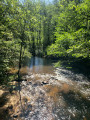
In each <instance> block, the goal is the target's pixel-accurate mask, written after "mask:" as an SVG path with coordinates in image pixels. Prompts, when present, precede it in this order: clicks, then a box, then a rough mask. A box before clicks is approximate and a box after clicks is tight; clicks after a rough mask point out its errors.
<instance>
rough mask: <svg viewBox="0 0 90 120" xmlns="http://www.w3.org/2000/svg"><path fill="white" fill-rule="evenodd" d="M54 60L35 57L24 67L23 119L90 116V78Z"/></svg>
mask: <svg viewBox="0 0 90 120" xmlns="http://www.w3.org/2000/svg"><path fill="white" fill-rule="evenodd" d="M52 63H53V61H52V60H49V59H44V58H40V57H32V58H31V60H30V64H28V66H24V67H23V68H22V70H21V71H22V72H23V71H24V72H26V74H25V76H24V78H25V79H26V80H27V81H22V83H21V97H22V98H23V97H26V98H28V99H30V101H28V100H27V99H26V100H25V103H24V104H23V108H21V111H22V109H23V111H22V113H21V115H20V116H19V119H20V120H21V119H22V120H90V82H89V81H88V80H87V78H86V77H85V76H84V75H83V74H79V73H73V72H72V71H69V70H66V69H64V68H54V67H53V66H52Z"/></svg>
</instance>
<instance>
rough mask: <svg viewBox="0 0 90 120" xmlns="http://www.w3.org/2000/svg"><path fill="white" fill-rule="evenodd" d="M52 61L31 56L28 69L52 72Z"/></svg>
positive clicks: (36, 71) (38, 71)
mask: <svg viewBox="0 0 90 120" xmlns="http://www.w3.org/2000/svg"><path fill="white" fill-rule="evenodd" d="M53 69H54V68H53V66H52V61H51V60H47V59H45V58H40V57H32V58H31V61H30V71H31V72H33V73H53Z"/></svg>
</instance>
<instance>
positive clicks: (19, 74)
mask: <svg viewBox="0 0 90 120" xmlns="http://www.w3.org/2000/svg"><path fill="white" fill-rule="evenodd" d="M22 45H23V44H22V42H21V47H20V56H19V68H18V81H19V80H20V69H21V62H22V60H21V57H22Z"/></svg>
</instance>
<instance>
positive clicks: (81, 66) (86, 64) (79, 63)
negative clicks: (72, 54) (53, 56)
mask: <svg viewBox="0 0 90 120" xmlns="http://www.w3.org/2000/svg"><path fill="white" fill-rule="evenodd" d="M59 62H60V66H61V67H63V68H65V69H67V70H70V71H72V72H73V73H75V74H82V75H84V76H86V77H87V78H88V81H90V60H87V59H81V58H79V59H74V58H73V59H66V60H62V59H61V60H60V61H59ZM65 74H67V73H65Z"/></svg>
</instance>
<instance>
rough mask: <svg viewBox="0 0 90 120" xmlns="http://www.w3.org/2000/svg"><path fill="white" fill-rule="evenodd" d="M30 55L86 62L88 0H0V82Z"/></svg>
mask: <svg viewBox="0 0 90 120" xmlns="http://www.w3.org/2000/svg"><path fill="white" fill-rule="evenodd" d="M32 55H33V56H42V57H50V58H75V59H78V58H80V59H82V60H84V59H87V60H88V61H89V60H90V0H53V1H52V2H45V1H42V0H36V1H34V0H24V1H20V0H1V1H0V84H3V83H7V82H8V81H9V79H10V78H9V79H7V76H8V71H9V70H10V68H11V67H12V66H13V67H15V66H18V68H19V69H20V68H21V62H22V61H23V59H25V58H26V57H27V58H29V57H31V56H32ZM88 65H89V64H88Z"/></svg>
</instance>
